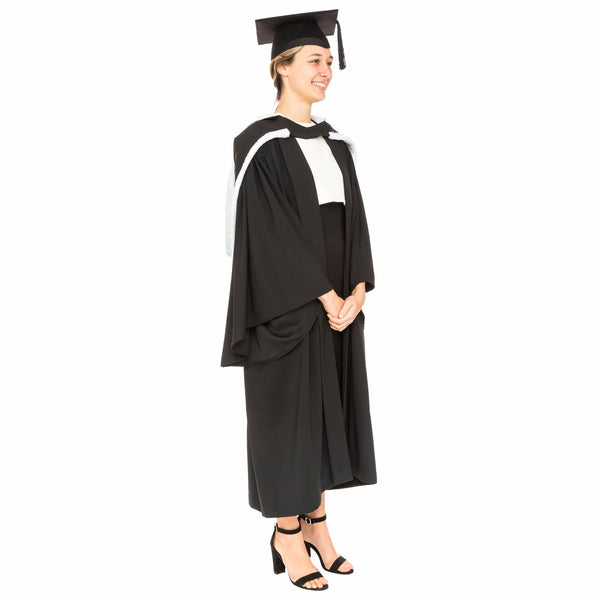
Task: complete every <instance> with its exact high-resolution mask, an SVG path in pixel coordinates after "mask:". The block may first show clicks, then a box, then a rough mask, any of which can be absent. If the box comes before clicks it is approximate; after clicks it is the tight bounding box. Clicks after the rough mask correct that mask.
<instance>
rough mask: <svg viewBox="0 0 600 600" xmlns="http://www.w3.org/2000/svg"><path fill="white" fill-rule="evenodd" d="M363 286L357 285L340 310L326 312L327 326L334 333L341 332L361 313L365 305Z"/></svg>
mask: <svg viewBox="0 0 600 600" xmlns="http://www.w3.org/2000/svg"><path fill="white" fill-rule="evenodd" d="M365 296H366V293H365V284H364V282H362V283H359V284H358V285H357V286H356V287H355V288H354V291H353V292H352V293H351V294H350V295H349V296H348V297H347V298H346V300H345V301H344V302H343V305H342V308H341V310H339V311H334V312H329V311H327V317H328V318H329V325H330V327H331V328H332V329H335V330H336V331H343V330H344V329H346V327H348V325H350V323H352V321H354V319H355V318H356V315H357V314H358V313H359V312H360V311H361V309H362V307H363V304H364V303H365Z"/></svg>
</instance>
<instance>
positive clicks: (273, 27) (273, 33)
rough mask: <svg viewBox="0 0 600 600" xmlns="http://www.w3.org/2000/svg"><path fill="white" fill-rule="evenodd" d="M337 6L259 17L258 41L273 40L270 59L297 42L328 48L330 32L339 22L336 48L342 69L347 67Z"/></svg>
mask: <svg viewBox="0 0 600 600" xmlns="http://www.w3.org/2000/svg"><path fill="white" fill-rule="evenodd" d="M337 13H338V11H337V9H335V10H321V11H317V12H307V13H299V14H295V15H281V16H278V17H268V18H266V19H256V37H257V38H258V44H259V45H260V44H271V43H272V44H273V46H272V47H271V60H273V59H274V58H275V57H276V56H277V55H279V54H281V53H282V52H284V51H285V50H289V49H290V48H293V47H294V46H304V45H306V44H312V45H315V46H322V47H323V48H329V47H330V46H329V42H328V41H327V37H325V36H328V35H333V34H334V32H335V26H336V25H337V49H338V54H339V64H340V69H345V68H346V60H345V58H344V45H343V44H342V31H341V29H340V22H339V21H338V20H337Z"/></svg>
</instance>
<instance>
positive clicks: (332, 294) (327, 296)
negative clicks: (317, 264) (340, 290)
mask: <svg viewBox="0 0 600 600" xmlns="http://www.w3.org/2000/svg"><path fill="white" fill-rule="evenodd" d="M335 296H337V294H336V292H335V290H334V289H333V288H331V289H330V290H329V291H328V292H327V293H326V294H323V295H322V296H319V300H320V301H321V303H322V304H325V302H327V301H328V300H330V299H332V298H335Z"/></svg>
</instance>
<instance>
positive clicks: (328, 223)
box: [320, 202, 345, 390]
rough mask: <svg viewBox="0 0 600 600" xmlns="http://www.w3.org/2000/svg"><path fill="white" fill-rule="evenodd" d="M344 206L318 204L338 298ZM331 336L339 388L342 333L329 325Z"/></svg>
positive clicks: (340, 294) (334, 203)
mask: <svg viewBox="0 0 600 600" xmlns="http://www.w3.org/2000/svg"><path fill="white" fill-rule="evenodd" d="M344 209H345V207H344V204H343V203H341V202H327V203H326V204H321V205H320V211H321V222H322V224H323V237H324V239H325V252H326V254H327V277H328V278H329V281H331V284H332V285H333V289H334V290H335V291H336V293H337V295H338V296H340V298H343V292H342V286H343V283H344V281H343V280H344V240H345V225H344V221H345V210H344ZM328 322H329V321H328ZM329 330H330V332H331V336H332V337H333V348H334V350H335V360H336V364H337V369H338V381H339V383H340V390H341V387H342V335H343V333H342V332H341V331H336V330H335V329H332V328H331V327H329Z"/></svg>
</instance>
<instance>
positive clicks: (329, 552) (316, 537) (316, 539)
mask: <svg viewBox="0 0 600 600" xmlns="http://www.w3.org/2000/svg"><path fill="white" fill-rule="evenodd" d="M304 514H305V515H306V516H307V517H322V516H323V515H324V514H325V492H323V493H322V494H321V505H320V506H319V508H317V509H316V510H313V511H312V512H308V513H304ZM300 524H301V525H302V537H303V538H304V539H305V540H306V541H307V542H310V543H311V544H314V545H315V546H316V547H317V548H318V549H319V552H320V553H321V557H322V558H323V562H324V563H325V566H326V567H327V568H328V569H329V568H330V567H331V565H332V564H333V561H334V560H335V559H336V558H337V557H338V556H339V552H336V550H335V548H334V547H333V542H332V541H331V538H330V537H329V531H328V530H327V521H321V522H319V523H311V524H309V523H307V522H306V521H305V520H304V519H300ZM353 568H354V567H353V566H352V563H350V562H348V561H347V560H345V561H344V562H343V563H342V564H341V565H340V568H339V569H340V571H349V570H350V569H353Z"/></svg>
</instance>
